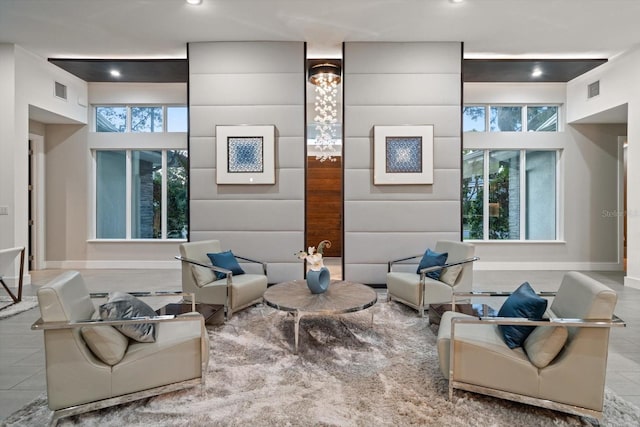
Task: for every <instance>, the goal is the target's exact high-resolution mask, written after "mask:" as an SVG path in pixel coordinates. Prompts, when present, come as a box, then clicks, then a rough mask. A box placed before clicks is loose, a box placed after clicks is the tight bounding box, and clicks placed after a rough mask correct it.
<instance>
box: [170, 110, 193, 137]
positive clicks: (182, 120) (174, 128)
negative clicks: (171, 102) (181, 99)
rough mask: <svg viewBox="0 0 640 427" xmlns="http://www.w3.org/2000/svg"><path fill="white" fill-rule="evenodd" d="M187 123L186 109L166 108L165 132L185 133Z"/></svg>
mask: <svg viewBox="0 0 640 427" xmlns="http://www.w3.org/2000/svg"><path fill="white" fill-rule="evenodd" d="M188 123H189V120H188V113H187V107H167V132H186V131H187V128H188Z"/></svg>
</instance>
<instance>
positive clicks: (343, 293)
mask: <svg viewBox="0 0 640 427" xmlns="http://www.w3.org/2000/svg"><path fill="white" fill-rule="evenodd" d="M377 301H378V294H376V291H374V290H373V289H371V288H370V287H369V286H366V285H363V284H361V283H353V282H346V281H342V280H332V281H331V284H330V285H329V289H328V290H327V292H325V293H322V294H312V293H311V291H309V288H308V287H307V283H306V282H305V281H304V280H293V281H290V282H283V283H278V284H277V285H273V286H271V287H269V288H268V289H267V290H266V291H265V293H264V302H265V304H267V305H268V306H270V307H273V308H275V309H277V310H282V311H287V312H289V313H292V314H293V315H294V316H295V353H296V354H297V353H298V332H299V329H300V319H301V318H302V317H303V316H309V315H335V314H344V313H353V312H355V311H360V310H365V309H367V308H369V307H371V306H372V305H374V304H375V303H376V302H377ZM371 323H372V324H373V312H372V313H371Z"/></svg>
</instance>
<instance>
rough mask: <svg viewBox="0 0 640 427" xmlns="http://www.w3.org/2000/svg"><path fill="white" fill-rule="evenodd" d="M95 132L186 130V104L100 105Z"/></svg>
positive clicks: (97, 111) (97, 108) (97, 110)
mask: <svg viewBox="0 0 640 427" xmlns="http://www.w3.org/2000/svg"><path fill="white" fill-rule="evenodd" d="M95 113H96V115H95V126H96V127H95V129H96V132H187V128H188V125H187V117H188V114H187V107H186V106H182V105H180V106H149V105H133V106H129V105H101V106H96V107H95Z"/></svg>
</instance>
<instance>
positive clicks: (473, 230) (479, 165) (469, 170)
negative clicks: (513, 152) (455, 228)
mask: <svg viewBox="0 0 640 427" xmlns="http://www.w3.org/2000/svg"><path fill="white" fill-rule="evenodd" d="M474 154H475V155H477V154H480V155H479V156H478V157H475V158H472V157H473V156H474ZM463 157H465V160H464V176H463V179H462V212H463V218H464V221H463V222H464V227H465V230H464V231H465V234H466V235H465V236H464V238H465V239H482V238H483V220H482V219H483V206H482V205H483V200H484V182H483V178H482V174H483V163H484V157H483V152H482V151H480V152H478V151H474V150H465V151H464V153H463Z"/></svg>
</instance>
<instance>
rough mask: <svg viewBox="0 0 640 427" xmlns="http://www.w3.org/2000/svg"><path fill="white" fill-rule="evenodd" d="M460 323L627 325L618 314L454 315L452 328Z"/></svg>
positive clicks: (577, 325) (582, 326)
mask: <svg viewBox="0 0 640 427" xmlns="http://www.w3.org/2000/svg"><path fill="white" fill-rule="evenodd" d="M458 323H466V324H481V323H486V324H493V325H519V326H574V327H579V328H614V327H625V326H627V324H626V322H625V321H624V320H622V319H621V318H619V317H618V316H616V315H613V318H611V319H569V318H563V317H552V318H549V319H527V318H523V317H453V318H452V319H451V328H452V329H453V328H454V327H455V325H456V324H458Z"/></svg>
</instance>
